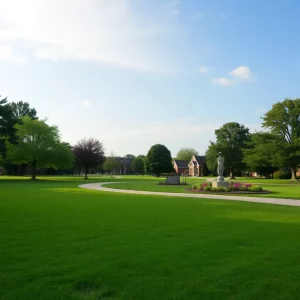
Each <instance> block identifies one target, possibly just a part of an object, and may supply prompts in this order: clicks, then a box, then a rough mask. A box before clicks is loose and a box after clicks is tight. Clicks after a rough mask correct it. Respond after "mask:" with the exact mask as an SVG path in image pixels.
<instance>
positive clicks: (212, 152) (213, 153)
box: [205, 142, 218, 175]
mask: <svg viewBox="0 0 300 300" xmlns="http://www.w3.org/2000/svg"><path fill="white" fill-rule="evenodd" d="M217 157H218V150H217V147H216V145H215V143H213V142H210V145H209V146H208V149H207V150H206V153H205V163H206V165H207V168H208V169H209V171H210V172H211V173H212V174H213V175H217V167H218V163H217Z"/></svg>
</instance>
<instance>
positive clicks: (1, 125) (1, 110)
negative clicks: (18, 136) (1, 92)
mask: <svg viewBox="0 0 300 300" xmlns="http://www.w3.org/2000/svg"><path fill="white" fill-rule="evenodd" d="M14 125H15V119H14V116H13V112H12V109H11V107H10V105H9V104H8V103H7V98H4V99H1V96H0V153H1V154H2V156H3V157H5V154H6V148H5V140H6V139H10V140H11V139H12V138H13V137H14V132H15V129H14Z"/></svg>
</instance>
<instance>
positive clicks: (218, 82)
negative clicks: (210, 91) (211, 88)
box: [212, 77, 235, 86]
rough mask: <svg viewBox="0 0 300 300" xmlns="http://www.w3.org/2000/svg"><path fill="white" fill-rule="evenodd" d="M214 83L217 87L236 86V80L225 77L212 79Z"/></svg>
mask: <svg viewBox="0 0 300 300" xmlns="http://www.w3.org/2000/svg"><path fill="white" fill-rule="evenodd" d="M212 83H213V84H216V85H224V86H230V85H234V84H235V82H234V80H232V79H230V78H225V77H215V78H213V79H212Z"/></svg>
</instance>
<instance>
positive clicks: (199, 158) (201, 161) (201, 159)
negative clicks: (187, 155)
mask: <svg viewBox="0 0 300 300" xmlns="http://www.w3.org/2000/svg"><path fill="white" fill-rule="evenodd" d="M194 157H195V159H196V161H197V163H198V165H200V166H203V165H204V163H205V156H200V155H195V156H194Z"/></svg>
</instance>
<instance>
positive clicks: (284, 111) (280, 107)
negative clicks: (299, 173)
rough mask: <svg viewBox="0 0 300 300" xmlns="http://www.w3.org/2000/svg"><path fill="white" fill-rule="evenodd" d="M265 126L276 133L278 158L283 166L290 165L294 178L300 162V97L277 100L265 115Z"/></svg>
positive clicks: (275, 143) (274, 140) (275, 145)
mask: <svg viewBox="0 0 300 300" xmlns="http://www.w3.org/2000/svg"><path fill="white" fill-rule="evenodd" d="M262 119H263V127H265V128H267V129H269V130H270V132H271V133H272V134H273V135H274V137H275V138H274V139H273V143H274V147H275V150H276V154H277V156H276V159H277V162H278V164H279V166H281V167H289V168H290V169H291V171H292V180H296V179H297V177H296V170H297V167H298V166H299V163H300V99H298V98H297V99H294V100H292V99H288V98H287V99H285V100H284V101H282V102H277V103H275V104H274V105H273V106H272V109H271V110H269V111H268V112H267V113H266V114H265V115H264V116H263V118H262Z"/></svg>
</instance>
